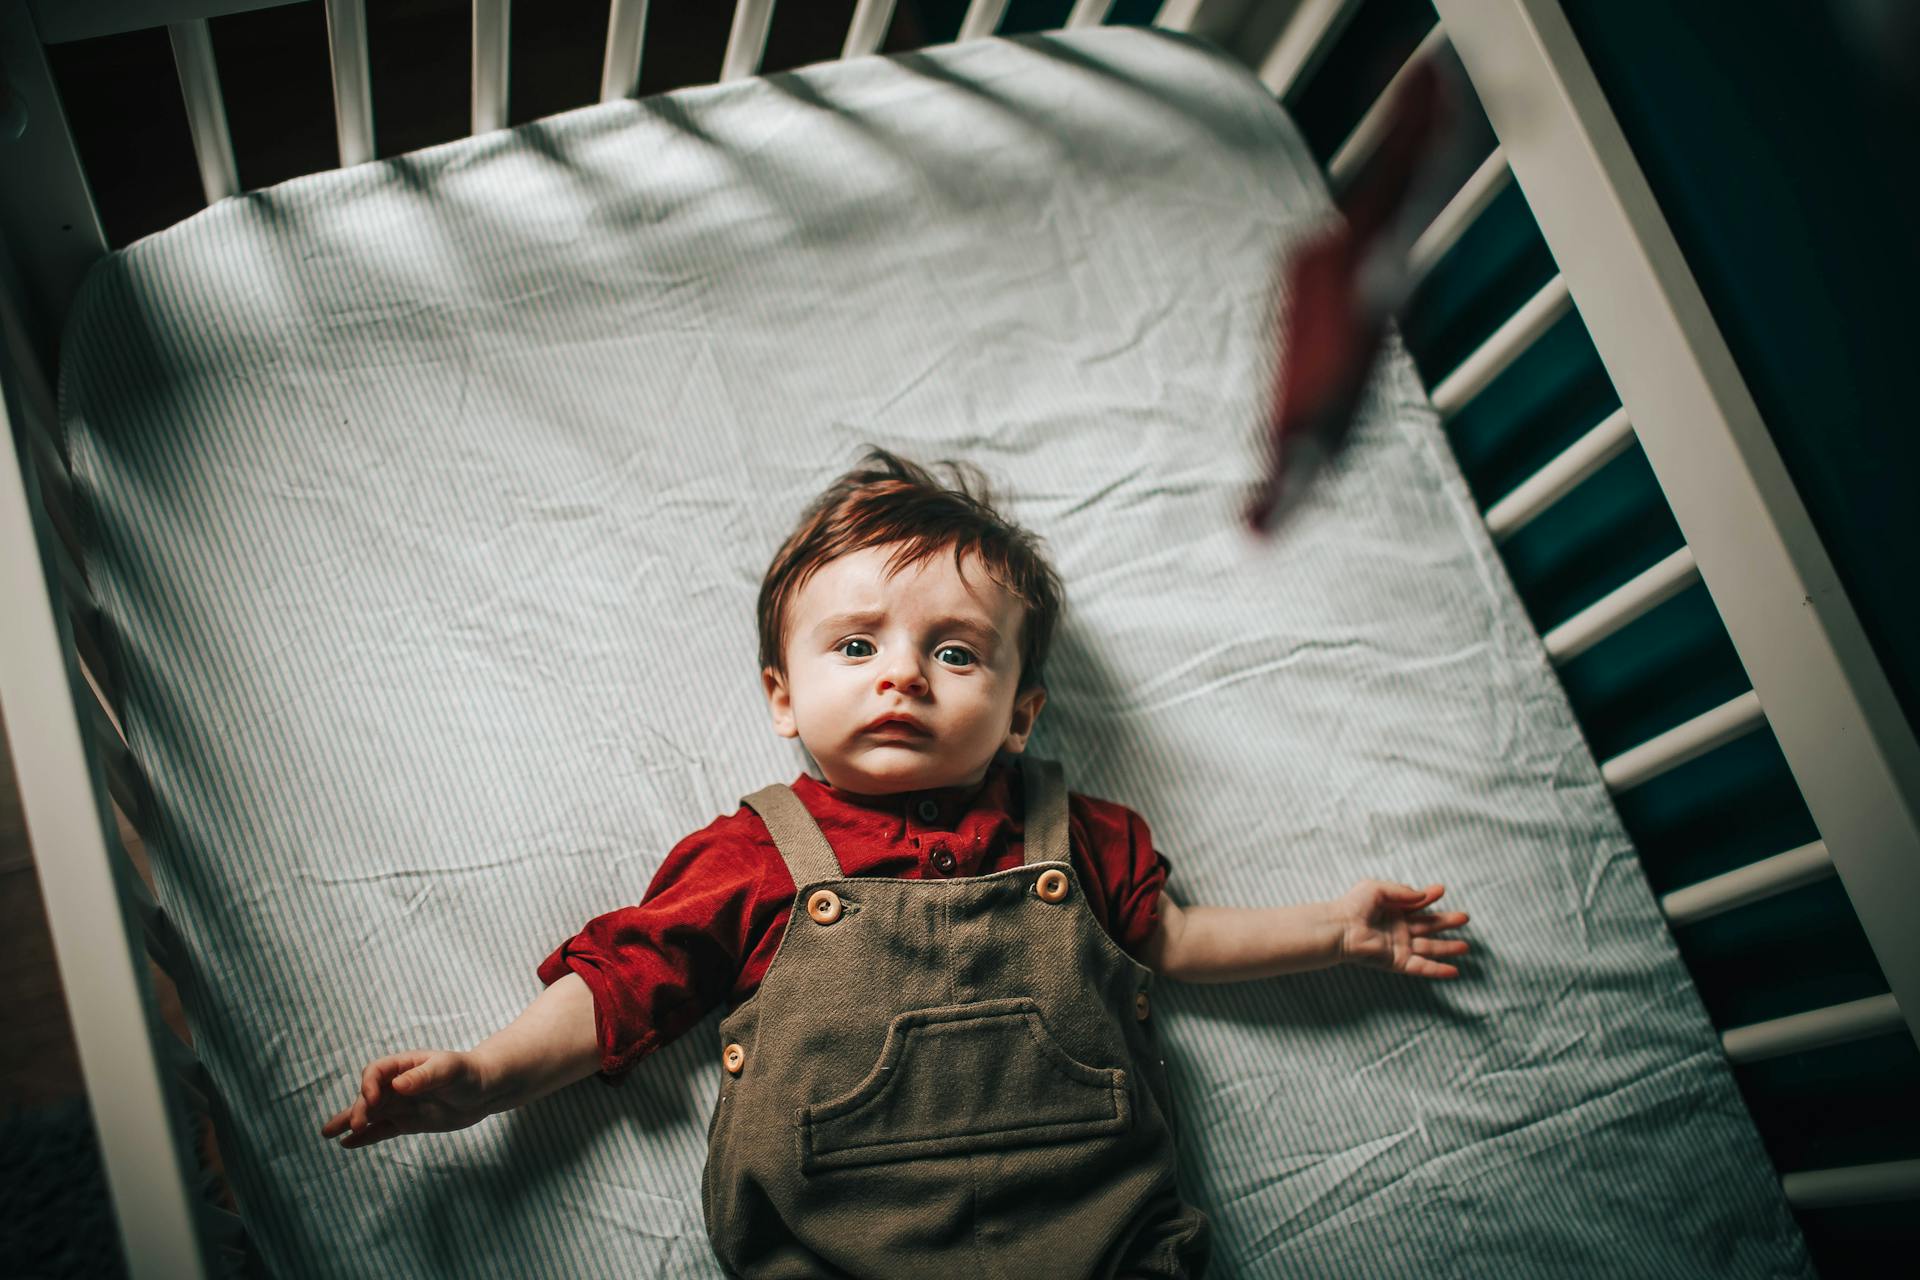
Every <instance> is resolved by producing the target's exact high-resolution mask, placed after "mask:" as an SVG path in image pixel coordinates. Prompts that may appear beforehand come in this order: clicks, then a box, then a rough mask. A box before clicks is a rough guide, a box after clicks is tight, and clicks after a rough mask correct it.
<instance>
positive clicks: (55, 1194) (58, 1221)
mask: <svg viewBox="0 0 1920 1280" xmlns="http://www.w3.org/2000/svg"><path fill="white" fill-rule="evenodd" d="M0 1272H4V1273H5V1274H6V1275H9V1276H18V1277H20V1278H21V1280H66V1277H69V1276H73V1277H81V1276H84V1277H88V1278H89V1280H91V1278H92V1277H96V1276H98V1277H118V1276H124V1275H126V1274H127V1268H126V1263H125V1261H124V1260H123V1259H122V1257H121V1254H120V1232H119V1228H118V1227H117V1226H116V1225H115V1223H114V1218H113V1205H112V1202H111V1201H110V1200H109V1198H108V1196H107V1179H106V1173H105V1171H104V1170H103V1169H102V1168H101V1165H100V1148H99V1144H98V1142H97V1140H96V1139H95V1138H94V1133H93V1117H92V1113H91V1112H90V1111H89V1110H88V1107H87V1103H86V1100H85V1099H84V1098H75V1099H72V1100H70V1101H67V1102H61V1103H56V1104H54V1105H52V1106H47V1107H20V1106H11V1105H10V1106H8V1107H7V1108H6V1111H5V1113H4V1114H3V1115H0Z"/></svg>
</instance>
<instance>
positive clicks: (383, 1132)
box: [340, 1120, 402, 1151]
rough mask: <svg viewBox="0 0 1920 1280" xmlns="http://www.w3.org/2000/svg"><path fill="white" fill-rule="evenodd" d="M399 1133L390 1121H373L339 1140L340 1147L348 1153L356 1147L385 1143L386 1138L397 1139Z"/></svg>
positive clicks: (397, 1127) (396, 1126)
mask: <svg viewBox="0 0 1920 1280" xmlns="http://www.w3.org/2000/svg"><path fill="white" fill-rule="evenodd" d="M401 1132H402V1130H401V1129H400V1127H399V1126H398V1125H396V1124H394V1123H393V1122H391V1121H388V1120H375V1121H373V1122H372V1123H370V1124H368V1125H366V1126H365V1127H364V1128H360V1129H355V1130H354V1131H353V1132H351V1133H349V1134H348V1135H347V1136H346V1137H344V1138H342V1139H340V1145H341V1146H342V1147H344V1148H346V1149H347V1150H349V1151H351V1150H353V1149H355V1148H357V1147H370V1146H372V1145H373V1144H374V1143H376V1142H385V1141H386V1140H387V1139H388V1138H393V1137H398V1136H399V1134H400V1133H401Z"/></svg>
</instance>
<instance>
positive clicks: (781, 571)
mask: <svg viewBox="0 0 1920 1280" xmlns="http://www.w3.org/2000/svg"><path fill="white" fill-rule="evenodd" d="M937 465H939V466H942V467H944V468H945V469H946V471H947V473H948V475H949V476H951V477H952V483H951V484H942V483H941V482H940V480H939V479H938V478H936V477H935V476H934V474H933V473H932V472H931V471H930V470H928V469H927V468H925V467H922V466H919V465H918V464H916V463H912V462H909V461H907V460H906V459H905V458H902V457H900V456H899V455H897V454H893V453H889V452H888V451H887V450H885V449H879V448H871V449H869V450H868V451H867V454H866V456H865V457H864V458H862V459H861V460H860V464H859V465H858V466H856V467H854V468H853V470H851V471H849V472H847V473H846V474H845V475H843V476H841V477H840V478H839V479H838V480H835V481H834V482H833V483H832V484H830V485H828V486H827V489H826V492H825V493H822V494H821V495H820V496H819V497H818V498H816V499H814V501H813V503H812V505H810V506H809V507H808V508H807V510H806V512H805V513H804V514H803V515H802V516H801V517H800V523H799V524H798V525H797V526H796V527H795V528H794V531H793V532H792V533H791V534H789V535H787V540H786V541H785V542H784V543H782V544H781V546H780V550H779V551H778V552H777V553H776V554H775V555H774V557H773V563H772V564H771V565H769V566H767V576H766V577H765V578H764V579H762V580H761V583H760V606H759V616H760V665H761V667H763V668H767V669H771V670H773V671H776V672H779V673H780V674H782V675H784V674H786V670H787V661H786V635H787V613H788V611H789V610H790V609H791V607H792V604H793V598H794V597H795V596H796V595H798V594H799V592H800V588H801V587H803V586H805V585H806V582H807V579H809V578H811V577H812V576H813V575H814V574H815V573H817V572H819V570H820V568H821V566H823V565H825V564H826V563H828V562H829V561H831V560H837V559H839V558H840V557H841V556H844V555H846V554H848V553H849V552H854V551H859V550H861V549H863V548H866V547H880V546H887V545H889V544H892V543H898V544H899V549H898V550H897V551H895V552H894V554H893V555H892V557H891V558H890V559H889V560H888V563H887V567H888V569H889V570H890V571H898V570H900V569H904V568H907V567H908V566H910V565H916V564H921V563H923V562H925V561H927V560H930V559H932V558H933V557H934V556H936V555H939V554H940V553H941V552H942V551H946V550H948V549H949V548H950V549H951V550H952V551H953V562H954V565H955V567H956V568H960V569H961V570H962V572H964V571H965V561H966V558H967V556H968V555H969V554H971V555H977V556H979V557H980V563H981V565H982V566H983V567H984V568H985V569H986V571H987V576H988V577H990V578H992V579H993V580H994V581H995V582H997V583H998V584H1000V586H1001V588H1002V589H1003V590H1005V591H1006V592H1007V594H1009V595H1011V596H1012V597H1013V598H1014V599H1016V600H1018V601H1019V602H1020V603H1021V604H1022V605H1023V606H1025V609H1026V612H1025V615H1024V619H1025V620H1024V621H1023V622H1022V624H1021V627H1020V688H1021V689H1022V690H1025V689H1030V688H1033V687H1034V686H1035V685H1038V684H1039V683H1040V682H1041V680H1040V674H1041V669H1042V667H1043V666H1044V665H1045V663H1046V660H1047V648H1048V646H1049V645H1050V644H1052V642H1053V628H1054V624H1055V622H1057V621H1058V620H1059V617H1060V607H1061V603H1062V595H1063V593H1062V591H1061V588H1060V579H1059V576H1058V575H1057V574H1055V573H1054V571H1053V566H1052V565H1050V564H1048V563H1047V558H1046V555H1045V554H1044V553H1043V552H1042V550H1041V546H1040V540H1039V539H1038V538H1037V537H1035V536H1034V535H1033V534H1031V533H1029V532H1028V531H1027V530H1025V529H1022V528H1021V527H1020V526H1019V525H1017V524H1014V523H1013V522H1012V521H1010V520H1008V519H1006V518H1005V517H1003V516H1002V515H1001V514H1000V513H999V512H997V511H995V510H994V509H993V505H992V500H991V495H990V493H989V490H988V488H987V483H986V479H985V477H984V476H982V475H981V473H980V471H979V470H978V468H975V467H971V466H968V465H966V464H964V463H959V462H945V463H940V464H937Z"/></svg>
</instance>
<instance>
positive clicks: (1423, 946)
mask: <svg viewBox="0 0 1920 1280" xmlns="http://www.w3.org/2000/svg"><path fill="white" fill-rule="evenodd" d="M1467 950H1468V948H1467V944H1466V943H1464V942H1459V941H1456V940H1453V939H1445V938H1416V939H1415V940H1414V943H1413V954H1415V955H1416V956H1463V955H1465V954H1467Z"/></svg>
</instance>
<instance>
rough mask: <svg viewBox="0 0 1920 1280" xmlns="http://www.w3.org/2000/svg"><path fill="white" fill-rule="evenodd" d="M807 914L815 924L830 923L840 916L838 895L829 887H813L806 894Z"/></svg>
mask: <svg viewBox="0 0 1920 1280" xmlns="http://www.w3.org/2000/svg"><path fill="white" fill-rule="evenodd" d="M807 914H808V915H810V916H812V917H813V922H814V923H815V924H832V923H833V922H834V921H835V920H838V919H839V918H840V895H839V894H837V893H835V892H834V891H833V890H831V889H815V890H814V891H813V892H812V893H810V894H808V895H807Z"/></svg>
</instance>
